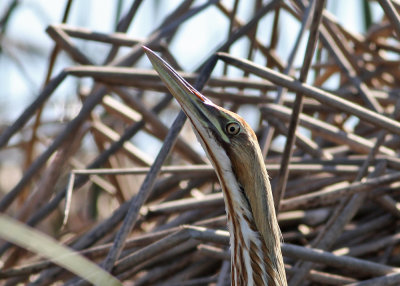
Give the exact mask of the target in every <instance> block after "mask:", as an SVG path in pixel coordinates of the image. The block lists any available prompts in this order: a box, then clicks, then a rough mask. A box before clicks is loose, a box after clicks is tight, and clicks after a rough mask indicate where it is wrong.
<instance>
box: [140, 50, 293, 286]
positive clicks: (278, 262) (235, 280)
mask: <svg viewBox="0 0 400 286" xmlns="http://www.w3.org/2000/svg"><path fill="white" fill-rule="evenodd" d="M145 51H146V53H147V56H148V57H149V59H150V61H151V62H152V64H153V66H154V68H155V70H156V71H157V72H158V73H159V75H160V77H161V79H162V80H163V81H164V83H165V84H166V86H167V87H168V89H169V91H170V92H171V93H172V95H173V96H174V97H175V98H176V99H177V101H178V102H179V104H180V105H181V107H182V109H183V111H184V112H185V113H186V115H187V117H188V118H189V120H190V122H191V124H192V127H193V130H194V132H195V133H196V135H197V138H198V140H199V141H200V143H201V145H202V146H203V148H204V150H205V152H206V153H207V155H208V157H209V159H210V161H211V163H212V164H213V166H214V169H215V171H216V173H217V176H218V179H219V181H220V184H221V187H222V190H223V193H224V201H225V209H226V213H227V215H228V227H229V231H230V234H231V235H230V237H231V238H230V245H231V270H232V272H231V281H232V285H246V286H247V285H286V276H285V269H284V264H283V259H282V253H281V245H280V239H281V236H280V230H279V226H278V222H277V219H276V215H275V209H274V203H273V199H272V193H271V185H270V183H269V179H268V175H267V171H266V168H265V165H264V160H263V157H262V155H261V151H260V147H259V145H258V142H257V138H256V135H255V134H254V131H253V130H252V129H251V127H250V126H249V125H248V124H247V123H246V122H245V121H244V120H243V119H242V118H241V117H240V116H239V115H237V114H235V113H233V112H231V111H229V110H226V109H224V108H222V107H220V106H217V105H215V104H214V103H212V102H211V101H210V100H209V99H207V98H206V97H205V96H203V95H202V94H200V93H199V92H198V91H196V90H195V89H194V88H193V87H192V86H191V85H190V84H189V83H188V82H186V81H185V80H184V79H183V78H182V77H181V76H179V75H178V73H177V72H176V71H175V70H174V69H173V68H172V67H170V66H169V65H168V64H167V63H166V62H165V61H163V60H162V59H161V58H160V57H158V56H157V55H156V54H154V53H153V52H152V51H151V50H149V49H147V48H145Z"/></svg>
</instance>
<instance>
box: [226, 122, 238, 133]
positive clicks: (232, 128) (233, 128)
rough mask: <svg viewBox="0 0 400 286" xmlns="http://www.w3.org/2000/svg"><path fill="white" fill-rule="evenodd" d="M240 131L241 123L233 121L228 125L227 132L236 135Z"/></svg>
mask: <svg viewBox="0 0 400 286" xmlns="http://www.w3.org/2000/svg"><path fill="white" fill-rule="evenodd" d="M239 131H240V125H239V123H237V122H231V123H228V124H227V125H226V132H228V134H230V135H236V134H238V133H239Z"/></svg>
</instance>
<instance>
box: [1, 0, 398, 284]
mask: <svg viewBox="0 0 400 286" xmlns="http://www.w3.org/2000/svg"><path fill="white" fill-rule="evenodd" d="M71 2H73V1H70V2H68V3H71ZM74 2H75V1H74ZM141 2H142V1H132V6H131V7H130V8H129V10H127V11H123V13H122V14H123V17H121V20H120V21H119V24H118V26H117V29H116V30H117V32H118V33H113V34H103V33H100V32H98V31H90V30H87V29H83V28H80V27H72V26H69V25H68V23H63V24H54V25H51V26H50V27H48V29H47V33H48V35H49V36H50V37H51V38H52V39H53V40H54V43H55V48H54V51H53V53H52V54H51V55H49V58H50V63H49V69H48V74H49V75H51V76H49V80H48V82H47V84H46V86H45V87H44V88H43V90H42V91H41V92H40V94H38V95H37V97H35V99H34V101H32V103H30V104H29V105H28V104H27V107H26V109H25V110H24V112H23V113H22V114H21V115H20V116H19V117H18V118H17V119H16V120H15V121H14V122H13V123H12V124H10V125H9V126H6V127H4V128H3V129H2V130H1V134H0V147H1V148H2V149H1V151H0V152H1V154H2V156H3V157H6V156H7V155H8V156H13V154H14V155H15V154H18V156H20V157H21V158H23V159H22V160H21V161H20V166H19V167H20V169H21V170H24V171H23V174H22V176H21V178H20V180H19V181H18V182H17V184H16V185H14V186H11V187H10V189H3V190H2V194H1V199H0V211H1V212H3V213H5V214H7V215H8V216H12V217H15V218H17V219H18V220H20V221H22V222H24V223H25V224H26V225H29V226H31V227H33V228H37V229H38V230H41V231H44V232H46V233H48V234H49V235H50V236H52V237H54V238H55V239H57V240H58V241H60V243H63V244H65V245H69V246H70V247H71V248H73V249H75V250H76V251H78V252H80V253H82V254H84V255H85V256H87V257H88V258H90V259H91V260H92V261H94V262H96V263H98V264H102V263H103V265H104V267H105V269H107V270H108V271H110V272H111V273H112V274H113V275H114V276H116V277H117V278H118V279H120V281H122V282H123V283H124V285H133V284H134V285H228V284H229V279H230V278H229V277H230V276H229V272H230V267H229V263H230V262H229V248H228V241H229V234H228V233H227V232H226V218H225V211H224V205H223V198H222V194H221V190H220V187H219V185H218V181H217V179H216V176H215V174H214V171H213V169H212V167H211V166H210V165H209V164H208V160H207V159H206V158H205V157H204V153H203V152H202V151H201V149H200V148H198V147H199V146H198V145H197V143H194V142H195V139H194V138H193V134H192V133H191V131H190V128H189V127H187V126H185V127H184V129H183V130H184V132H180V131H181V129H182V126H183V123H184V116H182V114H181V115H178V116H177V117H176V120H175V121H174V122H173V123H172V124H171V122H172V120H171V119H169V118H170V117H169V116H170V115H171V114H172V116H176V114H178V108H177V105H176V103H174V101H173V100H172V97H171V96H170V95H169V94H167V93H166V88H165V87H164V85H163V84H162V83H161V81H160V79H159V78H158V76H157V74H156V72H155V71H153V70H150V69H147V70H144V69H142V68H140V65H139V64H138V61H139V59H142V60H146V59H145V58H144V53H143V50H142V48H141V46H142V45H146V46H148V47H150V48H152V49H153V50H155V51H157V52H159V53H160V54H161V55H162V57H163V58H165V59H166V60H167V61H168V62H169V63H171V64H172V65H173V66H175V68H176V69H178V70H180V67H179V65H178V62H179V61H180V59H179V55H174V54H173V53H172V52H171V50H170V43H171V42H172V41H173V40H174V37H175V36H176V35H177V34H178V33H177V32H178V31H179V29H180V28H181V27H182V26H184V25H185V23H187V22H189V21H191V20H192V19H193V18H194V17H196V16H197V15H198V14H201V13H203V12H204V11H205V10H206V9H209V6H210V5H213V6H214V9H216V10H217V11H218V13H219V14H218V15H219V17H221V18H224V19H225V21H229V27H230V28H229V30H228V31H226V34H225V35H221V36H220V43H219V44H218V47H217V48H215V49H213V50H212V51H210V52H209V58H208V59H205V60H204V62H203V63H202V65H201V66H200V67H199V68H198V69H197V71H196V72H194V73H185V72H182V75H183V76H184V77H185V78H186V79H188V80H189V81H190V82H192V83H195V84H196V86H197V87H198V88H199V89H202V91H203V93H204V94H205V95H206V96H208V97H210V98H211V99H212V100H213V101H215V102H216V103H218V104H220V105H222V106H225V107H226V108H228V109H230V110H233V111H238V110H239V111H240V113H241V114H242V115H244V117H249V118H257V120H255V122H256V123H255V124H253V127H254V129H255V131H256V133H257V136H258V138H259V142H260V145H261V148H262V150H263V153H264V154H265V156H266V157H265V158H266V163H267V168H268V171H269V174H270V177H271V180H272V181H271V182H272V186H273V190H274V195H275V200H276V202H277V204H279V223H280V227H281V230H282V235H283V240H284V244H283V246H282V250H283V254H284V259H285V264H286V266H287V274H288V281H289V284H290V285H307V284H312V285H343V284H350V285H399V284H400V272H399V271H400V259H399V257H400V256H399V252H400V248H399V241H400V234H399V232H398V230H399V225H398V224H399V218H400V208H399V205H400V204H399V203H398V200H399V199H400V193H399V188H400V183H399V182H400V160H399V159H398V153H399V150H400V137H399V135H400V123H399V122H398V118H399V117H400V114H399V108H400V101H399V93H400V82H399V78H400V70H399V52H400V44H399V41H398V40H399V37H400V21H399V20H400V18H399V14H398V13H399V12H400V5H399V4H398V3H397V2H396V1H390V0H380V1H377V3H375V4H377V5H376V6H374V7H377V9H382V10H383V11H384V14H383V15H384V16H383V17H382V18H381V19H380V21H378V22H375V23H371V24H370V25H369V26H368V29H367V31H366V32H365V33H363V34H359V33H355V32H352V31H349V30H348V29H346V28H345V27H343V26H342V25H340V24H339V22H338V21H337V20H336V19H335V17H334V16H333V15H331V14H330V13H328V12H327V11H326V10H324V9H323V7H324V4H325V3H324V1H310V2H312V4H308V3H306V2H307V1H300V0H292V1H264V2H267V3H266V4H261V1H255V2H256V3H255V4H254V5H255V7H254V8H255V9H254V13H253V16H252V17H250V18H249V19H248V20H246V21H244V20H243V19H240V18H239V17H238V15H237V9H238V7H239V6H238V5H236V4H238V3H239V2H243V1H234V3H233V4H232V5H226V4H223V2H221V3H220V2H218V1H208V2H205V4H201V3H197V2H196V3H194V4H193V3H192V2H193V1H183V2H182V3H181V4H180V5H178V6H176V9H175V10H173V11H172V12H171V13H170V14H169V15H168V17H165V18H164V19H163V22H162V24H161V25H160V26H159V27H157V28H156V29H155V30H154V31H153V32H152V33H151V34H149V35H148V37H147V38H145V39H140V40H138V39H135V38H132V37H131V36H130V35H127V34H124V32H126V31H127V29H128V27H129V26H130V25H131V23H132V22H134V21H135V15H136V14H137V13H140V6H141ZM371 2H372V1H371ZM73 4H74V5H80V3H78V2H77V3H73ZM240 5H243V3H240ZM68 7H69V6H67V8H66V10H65V15H64V16H65V17H64V18H65V19H66V18H67V15H68V13H69V9H68ZM283 16H285V17H291V18H292V19H294V21H298V23H299V26H301V29H299V30H296V31H295V33H294V31H292V30H291V29H287V28H286V27H285V25H284V24H282V23H281V22H280V18H281V17H283ZM265 17H272V19H273V21H272V25H265V23H260V21H262V20H263V19H265ZM266 29H267V30H268V34H269V35H270V37H269V38H268V39H266V36H265V34H266V33H264V31H265V30H266ZM262 37H264V38H262ZM285 37H287V38H291V39H293V41H292V43H294V44H293V46H292V47H290V54H289V56H288V57H285V56H283V55H282V54H281V52H280V51H279V50H278V49H277V46H278V44H279V42H280V41H282V39H283V38H285ZM77 39H79V41H81V42H82V41H90V42H95V43H97V42H98V43H101V44H102V45H104V44H107V45H109V46H110V50H109V53H108V54H107V55H105V56H104V64H103V65H95V64H93V62H92V61H91V60H90V57H88V56H87V55H85V53H84V52H83V51H82V50H80V48H79V45H76V44H75V41H76V40H77ZM242 39H245V41H246V43H247V45H245V46H246V48H247V51H245V52H244V53H243V54H247V56H248V61H246V60H245V59H243V58H240V57H238V56H236V55H235V54H234V53H233V52H231V47H233V46H234V45H235V44H236V43H237V41H239V40H242ZM265 42H267V43H265ZM301 42H303V43H306V45H303V48H301V47H302V45H300V44H299V43H301ZM304 46H305V48H304ZM189 47H190V46H189ZM120 49H123V51H124V52H123V53H120V52H118V51H119V50H120ZM61 52H63V53H66V54H67V55H68V56H69V57H70V58H71V60H73V61H74V62H75V64H74V65H71V66H66V67H64V69H63V70H62V71H61V72H59V73H56V72H54V71H53V64H54V61H55V59H56V58H57V56H58V55H59V54H60V53H61ZM295 57H300V58H301V59H302V60H301V62H302V63H303V64H302V66H295V64H294V60H293V59H294V58H295ZM256 59H257V60H256ZM216 62H218V65H223V68H222V69H220V70H221V72H215V71H214V72H213V67H214V64H215V63H216ZM256 64H258V65H256ZM147 66H148V67H150V65H147ZM233 69H239V71H240V73H238V72H237V70H236V75H235V76H234V75H232V73H229V72H228V71H232V70H233ZM238 74H239V75H238ZM71 77H77V78H82V77H85V78H90V79H92V80H93V84H92V85H91V86H90V87H89V88H88V86H87V85H86V86H78V87H77V94H76V98H77V99H79V101H80V102H81V107H80V109H79V112H78V113H77V115H76V116H75V117H73V118H72V119H71V120H68V121H67V122H62V123H60V122H59V123H57V124H55V125H56V126H55V127H54V126H53V127H52V129H51V130H52V131H51V132H46V133H45V135H43V130H46V126H44V125H45V124H46V122H44V121H42V119H41V118H42V117H41V114H42V112H43V110H45V109H47V108H51V106H49V104H47V103H48V101H49V99H50V98H51V97H52V94H53V93H54V90H55V89H56V88H57V87H58V86H59V85H60V84H61V83H63V82H64V81H65V80H66V78H71ZM208 78H209V80H208V81H206V80H207V79H208ZM305 82H306V83H305ZM243 106H245V109H243ZM243 110H245V112H244V111H243ZM54 130H55V131H54ZM13 136H14V137H13ZM12 137H13V139H12V140H10V139H11V138H12ZM282 138H287V140H286V141H284V140H282ZM143 142H145V143H143ZM147 142H148V143H147ZM158 142H160V143H158ZM285 142H286V143H285ZM161 143H162V147H161V148H159V146H160V145H159V144H161ZM148 144H154V148H153V147H151V146H150V148H141V147H140V146H142V147H143V146H145V145H148ZM149 150H150V151H149ZM100 168H101V169H100ZM3 177H4V175H3ZM0 255H1V259H2V262H3V267H2V268H1V270H0V278H1V280H0V283H2V285H15V284H17V283H18V282H19V283H23V284H29V283H28V282H29V281H30V283H31V284H29V285H50V284H52V283H54V282H55V281H61V282H60V283H66V285H76V284H79V285H84V284H85V282H84V281H79V279H78V278H77V277H75V276H73V275H71V274H70V273H69V272H68V271H65V270H63V269H62V268H59V267H57V266H55V265H54V264H52V263H50V262H48V261H47V260H45V259H42V258H41V256H40V255H37V254H34V253H30V252H27V251H25V250H23V249H20V248H17V247H15V246H13V245H11V244H9V243H6V242H4V241H2V242H1V244H0ZM78 281H79V282H78Z"/></svg>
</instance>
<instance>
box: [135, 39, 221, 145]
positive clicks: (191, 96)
mask: <svg viewBox="0 0 400 286" xmlns="http://www.w3.org/2000/svg"><path fill="white" fill-rule="evenodd" d="M143 49H144V51H145V52H146V54H147V57H148V58H149V60H150V61H151V63H152V65H153V67H154V69H155V70H156V71H157V72H158V74H159V75H160V78H161V79H162V81H163V82H164V83H165V85H166V86H167V88H168V89H169V91H170V92H171V94H172V95H173V96H174V97H175V98H176V100H177V101H178V102H179V104H180V105H181V106H182V109H183V111H184V112H185V113H186V115H187V116H188V117H189V119H190V120H191V121H192V122H193V121H200V122H201V123H202V125H204V126H208V127H211V128H213V129H215V130H219V129H220V126H219V123H218V122H216V121H215V113H218V110H219V107H218V106H217V105H215V104H214V103H212V102H211V100H209V99H208V98H206V97H205V96H204V95H202V94H201V93H199V92H198V91H197V90H196V89H194V87H192V86H191V85H190V84H189V83H188V82H187V81H186V80H185V79H183V78H182V77H181V76H180V75H179V74H178V73H177V72H176V71H175V70H174V69H173V68H172V67H171V66H170V65H169V64H168V63H166V62H165V61H164V60H163V59H161V58H160V57H159V56H157V55H156V54H155V53H154V52H153V51H152V50H150V49H149V48H147V47H143ZM213 114H214V116H213ZM219 133H222V134H221V136H222V137H226V136H225V134H224V132H219ZM224 139H227V138H224Z"/></svg>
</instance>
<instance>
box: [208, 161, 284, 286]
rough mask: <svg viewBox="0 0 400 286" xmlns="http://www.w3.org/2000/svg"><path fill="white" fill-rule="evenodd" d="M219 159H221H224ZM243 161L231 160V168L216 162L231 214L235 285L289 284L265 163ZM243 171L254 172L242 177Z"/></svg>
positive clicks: (244, 172)
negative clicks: (245, 162)
mask: <svg viewBox="0 0 400 286" xmlns="http://www.w3.org/2000/svg"><path fill="white" fill-rule="evenodd" d="M219 159H220V160H218V162H220V163H221V162H224V160H221V159H222V158H219ZM243 162H244V161H242V162H241V164H240V163H239V162H233V161H232V162H231V164H229V166H230V168H228V167H227V166H228V165H225V166H222V165H221V166H214V167H215V169H216V171H217V175H218V177H219V181H220V183H221V187H222V189H223V192H224V200H225V209H226V212H227V215H228V226H229V231H230V237H231V238H230V244H231V262H232V265H231V266H232V276H231V278H232V285H287V282H286V275H285V269H284V264H283V259H282V254H281V246H280V240H281V236H280V230H279V226H278V222H277V219H276V215H275V209H274V205H273V199H272V193H271V187H270V183H269V180H268V175H267V172H266V169H265V165H264V163H263V161H261V160H257V158H255V160H254V161H253V162H252V164H251V166H250V165H247V166H246V164H243ZM240 168H247V169H246V170H240ZM238 173H239V174H238ZM240 174H251V175H250V176H249V175H247V176H246V178H241V175H240Z"/></svg>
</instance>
